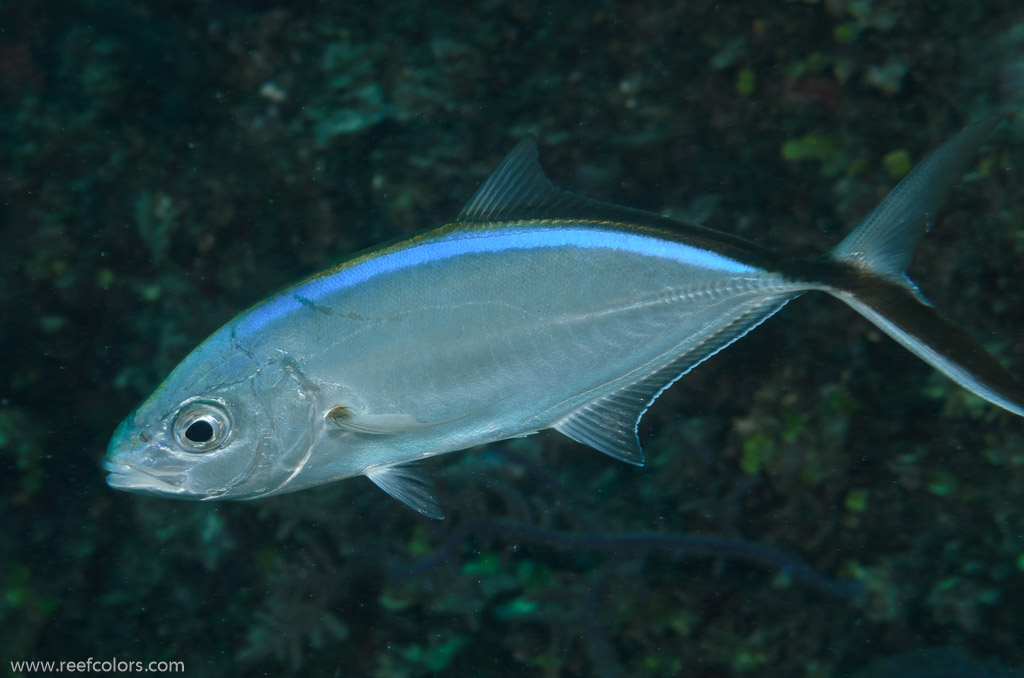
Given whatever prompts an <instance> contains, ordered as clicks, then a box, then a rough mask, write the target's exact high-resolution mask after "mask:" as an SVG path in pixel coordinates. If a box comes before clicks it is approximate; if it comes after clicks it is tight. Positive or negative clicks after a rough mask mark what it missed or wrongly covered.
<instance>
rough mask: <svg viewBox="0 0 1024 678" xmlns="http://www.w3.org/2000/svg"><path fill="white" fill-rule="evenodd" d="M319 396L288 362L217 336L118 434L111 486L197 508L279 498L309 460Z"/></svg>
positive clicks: (108, 466) (112, 449)
mask: <svg viewBox="0 0 1024 678" xmlns="http://www.w3.org/2000/svg"><path fill="white" fill-rule="evenodd" d="M315 391H316V389H315V387H314V386H313V385H311V384H309V383H308V382H307V381H306V379H305V377H304V376H303V374H302V372H301V370H300V369H299V366H298V364H297V363H296V362H295V361H294V360H292V359H291V358H289V357H288V356H287V355H284V354H275V355H270V356H262V357H260V356H257V355H255V354H254V353H253V352H251V351H248V350H245V349H242V348H241V347H240V346H238V345H237V344H235V343H234V342H228V341H217V335H215V336H214V337H211V338H210V339H208V340H207V341H206V342H205V343H204V344H202V345H200V346H199V348H197V349H196V350H195V351H193V352H192V353H191V354H190V355H189V356H188V357H187V358H186V359H185V360H184V361H182V363H181V364H179V365H178V367H176V368H175V369H174V371H172V372H171V374H170V375H168V377H167V378H166V379H165V380H164V382H163V383H162V384H161V385H160V386H159V387H158V388H157V389H156V391H154V392H153V394H152V395H150V396H149V398H147V399H146V400H145V401H144V402H143V403H142V404H141V405H139V407H138V408H137V409H136V410H135V411H134V412H132V413H131V414H130V415H129V416H128V417H127V418H126V419H125V420H124V421H123V422H121V424H120V425H119V426H118V427H117V429H116V430H115V432H114V435H113V436H112V437H111V440H110V444H109V445H108V447H107V457H106V462H105V463H104V469H105V470H106V471H107V472H108V475H107V484H108V485H110V486H111V487H114V488H117V489H122V490H127V491H130V492H137V493H142V494H153V495H161V496H169V497H177V498H182V499H198V500H209V499H253V498H256V497H261V496H266V495H268V494H274V493H277V492H280V491H283V489H282V488H284V487H285V486H286V485H287V484H288V482H289V481H290V480H291V479H292V478H293V477H294V476H295V475H297V474H298V472H299V471H300V470H301V468H302V466H303V465H304V464H305V462H306V461H307V460H308V457H309V450H310V448H311V446H312V439H313V428H312V426H311V422H312V421H313V417H314V413H315V407H316V403H315Z"/></svg>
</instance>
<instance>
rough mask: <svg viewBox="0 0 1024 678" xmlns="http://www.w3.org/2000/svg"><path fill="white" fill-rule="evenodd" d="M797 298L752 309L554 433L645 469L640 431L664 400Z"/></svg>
mask: <svg viewBox="0 0 1024 678" xmlns="http://www.w3.org/2000/svg"><path fill="white" fill-rule="evenodd" d="M796 296H799V294H798V293H794V294H788V295H785V296H782V297H771V298H769V299H766V300H763V301H761V302H759V303H757V304H755V305H752V306H750V307H748V308H747V309H746V310H745V311H744V312H743V313H741V314H740V315H739V316H738V317H736V318H734V319H732V320H730V321H727V322H726V324H724V325H723V326H722V327H720V328H719V329H718V330H717V331H715V332H713V333H711V334H710V335H707V336H705V337H703V338H702V339H701V341H700V342H699V343H697V344H694V345H689V346H684V347H682V348H681V349H680V352H678V353H676V354H675V355H674V356H673V357H672V358H671V359H669V360H668V361H667V362H665V363H664V364H662V365H661V366H659V367H656V368H654V369H652V370H649V371H647V372H646V373H645V374H643V375H642V376H640V377H639V378H638V379H636V380H634V381H631V382H629V383H628V384H626V385H625V386H623V387H622V388H620V389H619V390H617V391H615V392H613V393H611V394H609V395H606V396H602V397H601V398H598V399H596V400H593V401H591V402H589V403H587V404H585V405H583V406H582V407H580V408H578V409H577V410H576V411H575V412H573V413H572V414H570V415H569V416H567V417H565V418H564V419H562V420H561V421H559V422H558V423H556V424H555V425H554V426H553V428H554V429H555V430H556V431H558V432H559V433H562V434H563V435H566V436H568V437H570V438H572V439H573V440H575V441H576V442H578V443H582V444H583V445H587V446H589V447H593V448H594V449H595V450H598V451H599V452H603V453H604V454H607V455H608V456H610V457H614V458H615V459H618V460H620V461H624V462H626V463H627V464H634V465H636V466H641V465H643V463H644V454H643V450H642V448H641V447H640V439H639V437H638V436H637V427H638V426H639V424H640V419H641V418H643V416H644V413H646V412H647V409H648V408H649V407H650V406H651V405H652V404H653V403H654V401H655V400H657V399H658V396H660V395H661V394H662V393H664V391H665V390H666V389H667V388H668V387H669V386H671V385H672V384H674V383H675V382H676V381H678V380H679V379H680V378H682V377H683V376H684V375H685V374H687V373H688V372H689V371H690V370H692V369H693V368H694V367H696V366H697V365H699V364H701V363H702V362H704V361H705V360H707V359H708V358H710V357H711V356H713V355H715V354H716V353H718V352H719V351H721V350H723V349H725V348H726V347H728V346H729V345H731V344H732V343H733V342H735V341H737V340H738V339H740V338H741V337H743V336H745V335H746V334H747V333H748V332H750V331H751V330H753V329H754V328H755V327H757V326H758V325H760V324H761V323H763V322H764V321H765V320H767V319H768V318H770V317H771V316H773V315H775V313H776V312H778V311H779V309H781V308H782V307H783V306H785V305H786V303H787V302H788V301H789V300H790V299H792V298H794V297H796Z"/></svg>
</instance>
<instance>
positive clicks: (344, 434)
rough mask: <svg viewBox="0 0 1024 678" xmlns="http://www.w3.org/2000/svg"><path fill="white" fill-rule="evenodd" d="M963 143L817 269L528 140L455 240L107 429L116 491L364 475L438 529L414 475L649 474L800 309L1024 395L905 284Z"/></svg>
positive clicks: (300, 317)
mask: <svg viewBox="0 0 1024 678" xmlns="http://www.w3.org/2000/svg"><path fill="white" fill-rule="evenodd" d="M998 122H999V121H998V119H989V120H984V121H981V122H978V123H975V124H972V125H969V126H967V127H965V128H963V129H962V130H961V131H960V132H958V133H957V134H956V135H955V136H954V137H953V138H952V139H950V140H949V141H947V142H946V143H945V144H943V145H942V146H940V147H939V148H937V149H936V150H934V151H933V152H932V153H930V154H929V155H927V156H926V157H925V158H924V159H923V160H922V161H921V162H920V163H919V164H918V165H917V166H916V167H915V168H914V169H913V170H912V171H911V172H910V173H909V174H908V175H907V176H906V177H905V178H904V179H903V180H902V181H901V182H900V183H899V184H898V185H897V186H896V187H895V188H894V189H893V190H892V192H891V193H889V195H888V196H887V197H886V198H885V199H884V200H883V201H882V202H881V203H880V204H879V205H878V206H877V207H875V209H874V210H872V211H871V212H870V213H869V214H868V215H867V216H866V217H865V218H864V219H863V220H862V221H861V222H860V223H859V224H858V226H857V227H856V228H855V229H854V230H853V231H852V232H851V233H850V234H849V235H847V236H846V237H845V238H844V239H843V240H842V241H841V242H839V244H838V245H836V246H835V247H834V248H833V249H831V250H830V251H828V252H827V253H826V254H824V255H822V256H819V257H817V258H813V259H797V258H792V257H787V256H784V255H781V254H777V253H775V252H773V251H771V250H769V249H767V248H764V247H762V246H760V245H757V244H755V243H753V242H751V241H748V240H745V239H742V238H739V237H736V236H733V235H729V234H727V233H723V232H719V231H716V230H712V229H709V228H706V227H702V226H697V225H692V224H687V223H683V222H680V221H676V220H674V219H671V218H668V217H665V216H660V215H658V214H654V213H650V212H646V211H642V210H638V209H632V208H628V207H621V206H618V205H614V204H610V203H604V202H599V201H596V200H591V199H589V198H585V197H582V196H579V195H575V194H573V193H569V192H566V191H562V190H559V189H558V188H556V187H555V186H554V185H553V184H552V183H551V181H550V180H549V179H548V177H547V176H546V175H545V173H544V171H543V170H542V169H541V166H540V162H539V157H538V150H537V144H536V141H535V140H534V139H533V138H531V137H527V138H525V139H523V140H521V141H520V142H519V143H518V144H517V145H516V146H515V147H514V148H513V149H512V151H511V152H510V153H509V154H508V156H507V157H505V159H504V160H503V161H502V162H501V164H499V165H498V167H497V169H495V170H494V172H493V173H492V174H491V175H490V176H489V178H488V179H487V180H486V181H485V182H484V183H483V184H482V185H481V186H480V188H479V189H478V190H477V191H476V193H475V194H474V195H473V196H472V198H471V199H470V200H469V202H468V203H467V204H466V206H465V207H464V208H463V210H462V211H461V212H460V213H459V214H458V216H457V217H456V218H455V219H454V220H453V221H451V222H449V223H446V224H443V225H441V226H439V227H437V228H435V229H433V230H430V231H427V232H425V233H423V234H421V235H417V236H414V237H412V238H409V239H406V240H403V241H400V242H396V243H393V244H386V245H382V246H379V247H377V248H375V249H371V250H369V251H366V252H364V253H362V254H358V255H356V256H354V257H353V258H351V259H349V260H348V261H345V262H343V263H341V264H339V265H337V266H335V267H333V268H329V269H327V270H325V271H323V272H320V273H317V274H315V275H312V276H310V277H308V278H306V279H304V280H301V281H299V282H297V283H295V284H293V285H291V286H290V287H288V288H286V289H284V290H282V291H280V292H278V293H276V294H274V295H273V296H271V297H269V298H267V299H266V300H264V301H262V302H260V303H258V304H256V305H255V306H253V307H251V308H249V309H248V310H246V311H244V312H242V313H240V314H239V315H237V316H236V317H235V318H234V319H232V320H230V321H229V322H228V323H227V324H225V325H224V326H223V327H221V328H220V329H219V330H217V331H216V332H214V333H213V334H212V335H211V336H210V337H209V338H207V339H206V340H205V341H204V342H202V343H201V344H199V346H198V347H196V348H195V349H194V350H193V351H192V352H191V353H190V354H189V355H188V356H187V357H185V359H184V360H182V361H181V363H180V364H179V365H178V366H177V367H176V368H175V369H174V370H173V371H172V372H171V373H170V374H169V375H168V376H167V377H166V379H165V380H164V381H163V382H162V383H161V384H160V385H159V387H157V388H156V390H155V391H154V392H153V393H152V394H151V395H150V396H149V397H148V398H146V399H145V400H144V401H143V402H142V403H141V404H140V405H139V406H138V407H137V408H136V409H135V410H134V411H133V412H132V413H131V414H130V415H129V416H128V417H126V418H125V419H124V421H123V422H121V424H120V425H119V426H118V427H117V429H116V431H115V432H114V434H113V436H112V438H111V440H110V444H109V446H108V449H107V456H106V460H105V462H104V468H105V470H106V471H107V478H106V479H107V483H108V484H109V485H110V486H111V487H113V488H117V489H121V490H128V491H133V492H140V493H147V494H154V495H160V496H169V497H177V498H187V499H197V500H214V499H257V498H260V497H269V496H272V495H277V494H282V493H285V492H293V491H297V490H302V489H305V488H310V487H313V486H317V485H321V484H324V483H329V482H333V481H336V480H342V479H345V478H350V477H353V476H365V477H366V478H369V479H370V481H372V482H373V483H374V484H375V485H377V486H378V487H379V488H380V489H382V490H383V491H384V492H386V493H387V494H389V495H391V496H392V497H394V498H395V499H397V500H398V501H400V502H402V503H404V504H405V505H406V506H408V507H410V508H411V509H413V510H415V511H418V512H419V513H421V514H423V515H426V516H429V517H432V518H442V517H443V512H442V510H441V506H440V502H439V500H438V498H437V493H436V491H435V487H434V484H433V481H432V480H431V478H430V476H429V474H428V473H427V470H426V466H429V465H425V464H421V463H419V462H420V461H422V460H424V459H427V458H430V457H434V456H437V455H441V454H447V453H449V452H455V451H457V450H464V449H467V448H471V447H474V446H478V445H484V444H488V443H493V442H495V441H500V440H505V439H509V438H515V437H522V436H528V435H531V434H533V433H536V432H537V431H541V430H544V429H554V430H556V431H558V432H560V433H562V434H564V435H566V436H568V437H569V438H571V439H573V440H575V441H577V442H578V443H581V444H583V445H586V446H589V447H591V448H594V449H595V450H598V451H600V452H603V453H605V454H607V455H609V456H611V457H613V458H615V459H618V460H621V461H624V462H627V463H630V464H635V465H641V464H643V462H644V456H643V451H642V448H641V445H640V440H639V437H638V434H637V426H638V424H639V422H640V419H641V417H643V415H644V413H645V412H646V411H647V409H648V408H649V407H650V406H651V404H652V403H653V402H654V401H655V400H656V399H657V398H658V396H659V395H661V393H663V392H664V391H665V390H666V389H667V388H669V387H670V386H671V385H672V384H674V383H675V382H676V381H677V380H678V379H680V378H681V377H682V376H684V375H685V374H687V373H688V372H689V371H690V370H692V369H694V368H695V367H696V366H697V365H699V364H700V363H702V362H704V361H705V360H707V359H708V358H709V357H711V356H713V355H715V354H716V353H718V352H719V351H722V350H724V349H726V348H727V347H729V346H731V345H732V344H733V343H734V342H736V341H737V340H739V339H740V338H741V337H743V336H744V335H746V334H747V333H748V332H750V331H752V330H753V329H754V328H756V327H757V326H759V325H760V324H761V323H763V322H765V321H766V320H767V319H768V318H770V317H771V316H773V315H775V313H777V312H778V311H779V310H780V309H782V307H783V306H785V305H786V304H788V303H789V302H790V301H792V300H793V299H795V298H797V297H799V296H800V295H802V294H804V293H805V292H825V293H826V294H829V295H831V296H833V297H836V298H838V299H839V300H841V301H843V302H845V303H846V304H847V305H849V306H850V307H852V308H853V309H854V310H855V311H857V312H859V313H860V314H861V315H862V316H864V317H866V318H867V319H868V320H870V321H871V322H872V323H874V324H875V325H876V326H877V327H878V328H879V329H881V330H882V331H883V332H885V333H886V334H888V335H889V336H890V337H892V338H893V339H895V340H896V341H897V342H899V343H900V344H902V345H903V346H904V347H905V348H907V349H908V350H909V351H910V352H912V353H914V354H915V355H917V356H918V357H919V358H921V359H923V360H924V361H925V362H927V363H928V364H930V365H931V366H932V367H934V368H935V369H937V370H938V371H939V372H941V373H943V374H945V375H946V376H947V377H949V378H950V379H952V380H953V381H954V382H956V383H957V384H959V385H960V386H962V387H963V388H965V389H967V390H968V391H970V392H971V393H973V394H975V395H977V396H979V397H981V398H983V399H985V400H987V401H988V402H990V403H993V404H994V405H997V406H999V407H1001V408H1003V409H1005V410H1007V411H1009V412H1011V413H1013V414H1016V415H1019V416H1024V387H1022V385H1021V382H1019V381H1018V380H1016V379H1015V378H1014V377H1013V376H1012V375H1011V374H1010V373H1009V372H1008V371H1007V370H1006V369H1004V368H1003V366H1002V365H1001V364H1000V362H999V361H998V360H996V359H995V358H994V357H993V356H991V355H990V354H988V353H987V352H985V350H984V349H982V348H981V346H980V345H979V344H978V343H977V342H976V341H975V340H974V339H972V338H971V336H970V335H969V334H968V333H967V332H966V331H964V330H963V329H961V328H959V327H958V326H957V325H955V324H953V323H952V322H950V321H948V320H946V319H945V318H944V317H943V316H942V315H941V314H940V313H939V312H938V311H937V310H936V309H935V308H934V306H933V305H932V304H931V303H930V302H929V301H928V300H927V299H926V298H925V297H924V295H923V294H922V293H921V291H920V290H919V289H918V288H917V286H916V285H915V284H914V283H913V282H912V281H911V280H910V278H909V277H908V276H907V274H906V269H907V267H908V265H909V264H910V261H911V257H912V255H913V252H914V249H915V247H916V245H917V243H918V241H919V240H920V239H921V237H922V236H923V235H924V234H925V232H926V231H927V230H928V229H929V227H930V226H931V224H932V222H933V221H934V219H935V217H936V214H937V212H938V211H939V209H940V207H941V206H942V203H943V202H944V199H945V197H946V195H947V194H948V193H949V192H950V191H951V189H952V188H953V186H954V185H955V184H956V183H957V182H958V181H960V179H961V178H962V176H963V174H964V172H965V171H966V170H967V168H968V166H969V164H970V162H971V160H972V159H973V157H974V155H975V154H976V152H977V149H978V147H979V146H980V144H981V142H982V141H983V140H984V139H985V138H986V137H987V136H988V135H989V134H990V132H991V131H992V130H993V129H994V128H995V126H996V125H997V124H998Z"/></svg>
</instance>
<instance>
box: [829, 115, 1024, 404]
mask: <svg viewBox="0 0 1024 678" xmlns="http://www.w3.org/2000/svg"><path fill="white" fill-rule="evenodd" d="M998 123H999V120H998V119H994V118H993V119H989V120H984V121H982V122H979V123H975V124H973V125H970V126H968V127H965V128H964V129H963V130H962V131H961V132H960V133H959V134H957V135H956V136H955V137H953V138H952V139H950V140H949V141H947V142H946V143H945V144H943V145H942V146H940V147H939V148H937V149H935V150H934V151H932V153H930V154H929V155H928V156H927V157H926V158H925V159H924V160H922V161H921V163H920V164H918V166H917V167H915V168H914V170H913V171H912V172H911V173H910V174H908V175H907V177H906V178H904V179H903V181H901V182H900V184H899V185H898V186H896V188H894V189H893V190H892V192H891V193H889V195H888V196H886V198H885V200H883V201H882V202H881V203H880V204H879V205H878V207H876V208H875V209H874V210H872V211H871V213H870V214H868V216H867V217H865V218H864V220H863V221H862V222H861V223H860V225H858V226H857V228H856V229H854V231H853V232H852V233H850V235H848V236H847V237H846V238H844V239H843V241H842V242H840V243H839V245H837V246H836V247H835V248H834V249H833V250H832V251H831V252H829V253H828V258H829V259H831V260H832V261H835V262H838V263H842V264H845V266H844V269H845V271H846V273H845V274H840V275H838V276H836V279H835V280H832V281H829V292H831V293H832V294H833V295H835V296H836V297H838V298H840V299H842V300H843V301H845V302H846V303H847V304H849V305H850V306H852V307H853V308H854V309H856V310H857V311H858V312H859V313H861V314H862V315H863V316H864V317H866V318H867V319H868V320H870V321H871V322H873V323H874V324H875V325H877V326H878V328H879V329H881V330H882V331H883V332H885V333H886V334H888V335H889V336H890V337H892V338H893V339H895V340H896V341H898V342H899V343H901V344H903V346H905V347H906V348H907V349H909V350H910V351H912V352H913V353H914V354H916V355H918V356H919V357H920V358H922V359H923V360H924V361H925V362H927V363H928V364H929V365H931V366H932V367H934V368H935V369H937V370H939V371H940V372H942V373H943V374H945V375H946V376H948V377H949V378H950V379H952V380H953V381H955V382H957V383H958V384H960V385H961V386H963V387H964V388H966V389H967V390H968V391H970V392H971V393H974V394H975V395H977V396H979V397H981V398H984V399H985V400H987V401H989V402H991V403H994V404H996V405H999V406H1000V407H1002V408H1005V409H1007V410H1009V411H1010V412H1013V413H1014V414H1017V415H1020V416H1024V385H1022V384H1021V383H1020V382H1019V381H1017V380H1016V379H1015V378H1014V377H1013V376H1012V375H1010V374H1009V373H1008V372H1007V371H1006V370H1005V369H1003V367H1002V365H1000V364H999V362H998V361H996V359H995V358H993V357H992V356H991V355H989V354H988V353H987V352H986V351H985V349H983V348H982V347H981V346H980V345H979V344H978V343H977V342H976V341H975V340H974V339H972V338H971V336H970V335H969V334H967V332H965V331H964V330H963V329H961V328H960V327H958V326H956V325H954V324H953V323H951V322H949V321H948V320H946V319H945V318H943V317H942V316H941V315H940V314H939V313H938V311H936V310H935V308H933V307H932V305H931V304H929V303H928V301H927V300H926V299H925V298H924V297H923V296H922V295H921V294H920V292H918V290H917V287H916V286H915V285H914V284H913V283H912V282H911V281H910V279H909V278H908V277H907V275H906V273H905V271H906V268H907V266H908V264H909V263H910V259H911V257H912V256H913V254H914V248H915V247H916V246H917V243H918V241H920V239H921V236H923V235H924V234H925V233H926V232H927V230H928V228H929V226H930V225H931V221H932V219H933V218H934V216H935V213H936V212H937V211H938V210H939V208H940V207H941V206H942V203H943V202H944V201H945V198H946V194H947V193H948V192H949V190H950V188H952V186H953V185H954V184H955V183H957V182H958V181H959V180H960V178H961V177H962V176H963V174H964V172H965V171H966V169H967V167H968V165H969V163H970V161H971V159H972V158H973V157H974V155H975V152H976V151H977V148H978V146H979V145H980V144H981V142H982V141H983V140H984V139H985V137H986V136H988V134H989V133H990V132H991V131H992V130H993V129H994V128H995V126H996V125H997V124H998Z"/></svg>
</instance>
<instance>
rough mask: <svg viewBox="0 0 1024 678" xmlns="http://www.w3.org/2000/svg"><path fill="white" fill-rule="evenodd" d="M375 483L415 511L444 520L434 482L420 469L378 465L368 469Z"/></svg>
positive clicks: (405, 466) (367, 473) (369, 476)
mask: <svg viewBox="0 0 1024 678" xmlns="http://www.w3.org/2000/svg"><path fill="white" fill-rule="evenodd" d="M366 477H367V478H369V479H370V480H372V481H373V484H374V485H376V486H377V487H379V488H380V489H382V490H384V491H385V492H387V493H388V494H390V495H391V496H392V497H394V498H395V499H397V500H398V501H400V502H402V503H403V504H405V505H406V506H408V507H409V508H411V509H412V510H414V511H418V512H420V513H422V514H423V515H425V516H427V517H428V518H436V519H437V520H444V513H442V512H441V502H440V501H438V499H437V495H436V494H435V493H434V482H433V481H432V480H431V479H430V477H429V476H427V475H426V474H425V473H423V472H422V471H421V470H420V469H415V468H411V467H410V466H409V465H404V466H378V467H376V468H371V469H368V470H367V471H366Z"/></svg>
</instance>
